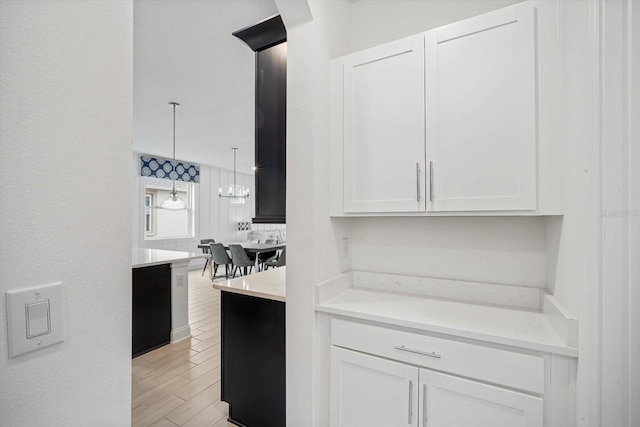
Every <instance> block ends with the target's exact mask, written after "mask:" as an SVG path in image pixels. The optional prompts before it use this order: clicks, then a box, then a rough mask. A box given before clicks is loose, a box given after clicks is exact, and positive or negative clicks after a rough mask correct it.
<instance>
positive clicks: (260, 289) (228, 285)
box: [213, 267, 287, 302]
mask: <svg viewBox="0 0 640 427" xmlns="http://www.w3.org/2000/svg"><path fill="white" fill-rule="evenodd" d="M286 272H287V267H278V268H274V269H272V270H266V271H262V272H260V273H255V274H249V275H247V276H241V277H236V278H235V279H229V280H225V281H223V282H214V283H213V287H214V288H215V289H220V290H221V291H224V292H234V293H236V294H242V295H248V296H253V297H258V298H265V299H270V300H274V301H282V302H285V300H286V286H285V283H286V282H285V280H286Z"/></svg>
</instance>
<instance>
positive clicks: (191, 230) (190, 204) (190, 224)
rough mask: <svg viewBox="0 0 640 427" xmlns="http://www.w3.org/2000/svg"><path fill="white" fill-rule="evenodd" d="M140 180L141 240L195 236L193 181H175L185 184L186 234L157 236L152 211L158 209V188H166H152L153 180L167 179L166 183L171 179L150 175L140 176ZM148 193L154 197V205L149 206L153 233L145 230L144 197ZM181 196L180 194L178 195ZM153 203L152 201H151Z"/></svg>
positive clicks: (180, 238) (155, 217) (179, 238)
mask: <svg viewBox="0 0 640 427" xmlns="http://www.w3.org/2000/svg"><path fill="white" fill-rule="evenodd" d="M140 178H141V180H140V182H141V193H142V201H141V205H142V215H141V218H140V221H141V228H142V233H141V234H142V241H143V242H144V241H147V242H148V241H161V240H182V239H193V238H194V237H195V205H196V196H195V192H196V187H195V183H193V182H184V181H177V183H179V184H178V185H180V184H185V185H186V190H187V191H186V200H185V202H186V204H187V234H186V235H185V234H183V235H175V236H158V235H157V232H158V230H157V215H154V214H153V212H154V211H156V210H157V209H159V208H158V207H157V205H158V203H159V197H158V194H157V191H158V190H166V188H155V189H154V188H153V187H152V186H153V184H152V182H153V181H167V182H168V183H170V182H171V180H167V179H162V180H161V179H160V178H152V177H140ZM150 183H151V187H149V188H148V187H147V185H149V184H150ZM154 191H155V192H154ZM148 193H153V197H152V199H155V200H154V202H155V205H152V206H151V211H152V213H151V216H152V218H154V220H153V225H152V227H153V234H147V232H146V223H145V220H146V212H145V209H146V207H145V199H146V196H147V194H148ZM180 193H183V192H182V191H180ZM180 196H181V197H182V195H180ZM152 203H153V202H152Z"/></svg>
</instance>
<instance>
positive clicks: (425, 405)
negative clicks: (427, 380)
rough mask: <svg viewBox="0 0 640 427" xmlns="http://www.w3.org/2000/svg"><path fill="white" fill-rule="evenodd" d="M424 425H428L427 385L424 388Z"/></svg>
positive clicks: (423, 426)
mask: <svg viewBox="0 0 640 427" xmlns="http://www.w3.org/2000/svg"><path fill="white" fill-rule="evenodd" d="M422 427H427V385H426V384H425V385H424V386H423V388H422Z"/></svg>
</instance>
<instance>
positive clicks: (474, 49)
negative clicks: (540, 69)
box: [425, 2, 537, 211]
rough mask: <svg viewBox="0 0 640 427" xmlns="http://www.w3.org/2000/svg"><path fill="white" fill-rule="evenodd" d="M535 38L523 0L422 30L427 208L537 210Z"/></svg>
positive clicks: (530, 8) (532, 16)
mask: <svg viewBox="0 0 640 427" xmlns="http://www.w3.org/2000/svg"><path fill="white" fill-rule="evenodd" d="M535 36H536V32H535V9H534V7H533V5H532V4H531V3H529V2H526V3H521V4H517V5H514V6H510V7H507V8H504V9H500V10H497V11H494V12H490V13H486V14H484V15H480V16H477V17H474V18H471V19H467V20H464V21H460V22H457V23H454V24H451V25H447V26H445V27H442V28H438V29H435V30H432V31H429V32H427V33H426V35H425V46H426V48H425V49H426V55H425V56H426V66H425V70H426V91H427V95H426V100H427V102H426V118H427V119H426V123H427V126H426V128H427V138H426V147H427V162H428V163H427V165H428V167H429V172H430V173H429V176H430V177H431V179H432V181H430V182H429V188H430V190H431V192H430V195H429V199H430V206H429V207H430V209H429V210H430V211H501V210H508V211H511V210H513V211H517V210H531V211H535V210H536V209H537V203H536V202H537V199H536V178H537V163H536V39H535Z"/></svg>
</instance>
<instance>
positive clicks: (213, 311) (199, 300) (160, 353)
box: [131, 271, 233, 427]
mask: <svg viewBox="0 0 640 427" xmlns="http://www.w3.org/2000/svg"><path fill="white" fill-rule="evenodd" d="M216 280H220V279H216ZM189 324H190V325H191V335H192V337H191V338H190V339H186V340H183V341H180V342H178V343H176V344H169V345H166V346H164V347H161V348H159V349H157V350H154V351H152V352H149V353H147V354H144V355H142V356H140V357H137V358H135V359H134V360H133V362H132V375H131V399H132V402H131V425H132V426H133V427H144V426H159V427H175V426H187V427H210V426H214V427H233V425H232V424H230V423H227V421H226V420H227V414H228V412H229V408H228V405H227V404H226V403H225V402H222V401H221V400H220V291H218V290H215V289H213V288H212V287H211V280H209V277H208V275H207V274H206V273H205V275H204V277H202V276H201V275H200V271H190V272H189Z"/></svg>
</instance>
